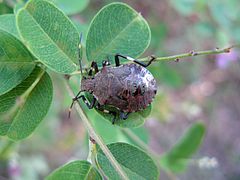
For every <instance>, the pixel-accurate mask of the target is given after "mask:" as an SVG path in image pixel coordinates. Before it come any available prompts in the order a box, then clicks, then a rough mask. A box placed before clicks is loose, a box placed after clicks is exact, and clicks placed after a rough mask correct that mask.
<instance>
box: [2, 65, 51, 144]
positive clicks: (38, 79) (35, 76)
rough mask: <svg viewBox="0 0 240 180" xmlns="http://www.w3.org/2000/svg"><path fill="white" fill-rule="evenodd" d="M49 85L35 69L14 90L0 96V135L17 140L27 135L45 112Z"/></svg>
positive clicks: (43, 73)
mask: <svg viewBox="0 0 240 180" xmlns="http://www.w3.org/2000/svg"><path fill="white" fill-rule="evenodd" d="M52 94H53V89H52V82H51V79H50V77H49V76H48V74H47V73H45V72H44V71H43V70H41V69H40V68H39V67H36V68H35V69H34V71H33V72H32V73H31V74H30V76H29V77H28V78H27V79H25V80H24V81H23V82H22V83H21V84H19V85H18V86H17V87H16V88H14V89H12V90H11V91H9V92H8V93H6V94H4V95H2V96H0V135H2V136H3V135H7V136H8V137H9V138H11V139H14V140H19V139H23V138H25V137H27V136H28V135H30V134H31V133H32V132H33V131H34V129H35V128H36V127H37V126H38V125H39V123H40V122H41V121H42V119H43V118H44V117H45V115H46V114H47V112H48V109H49V107H50V104H51V101H52Z"/></svg>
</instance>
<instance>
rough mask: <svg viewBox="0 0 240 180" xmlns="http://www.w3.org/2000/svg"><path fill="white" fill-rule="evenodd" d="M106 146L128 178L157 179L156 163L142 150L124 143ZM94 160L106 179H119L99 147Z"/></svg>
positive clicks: (140, 179)
mask: <svg viewBox="0 0 240 180" xmlns="http://www.w3.org/2000/svg"><path fill="white" fill-rule="evenodd" d="M107 146H108V148H109V150H110V151H111V152H112V154H113V156H114V157H115V158H116V160H117V161H118V163H119V164H120V165H121V166H122V168H123V170H124V171H125V173H126V175H127V176H128V177H129V179H133V180H135V179H139V180H142V179H147V180H148V179H151V180H154V179H159V172H158V169H157V167H156V165H155V164H154V162H153V160H152V159H151V158H150V157H149V156H148V155H147V154H146V153H145V152H144V151H142V150H140V149H139V148H137V147H134V146H132V145H129V144H126V143H113V144H109V145H107ZM96 160H97V163H98V165H99V168H101V170H102V171H103V172H104V174H105V175H106V176H107V177H108V179H120V177H119V176H118V173H117V172H116V171H115V169H114V168H113V167H112V165H111V164H110V162H109V161H108V159H107V158H106V156H105V155H104V154H103V152H102V150H100V149H98V152H97V156H96Z"/></svg>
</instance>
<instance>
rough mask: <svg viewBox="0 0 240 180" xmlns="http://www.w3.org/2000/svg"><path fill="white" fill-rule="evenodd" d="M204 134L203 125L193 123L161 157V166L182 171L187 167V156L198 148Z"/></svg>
mask: <svg viewBox="0 0 240 180" xmlns="http://www.w3.org/2000/svg"><path fill="white" fill-rule="evenodd" d="M204 134H205V126H204V125H203V124H202V123H200V122H198V123H195V124H193V125H192V126H191V127H190V128H189V129H188V130H187V132H186V133H185V134H184V136H183V137H182V138H180V140H179V142H178V143H177V144H176V145H174V146H173V147H172V149H171V150H170V151H169V152H167V153H166V154H165V155H163V156H162V158H161V164H162V166H163V167H164V168H165V169H167V170H170V171H173V172H176V173H178V172H182V171H184V170H185V169H186V168H187V165H188V160H189V158H190V157H191V156H192V155H193V154H194V153H195V152H196V151H197V150H198V148H199V146H200V144H201V143H202V140H203V137H204Z"/></svg>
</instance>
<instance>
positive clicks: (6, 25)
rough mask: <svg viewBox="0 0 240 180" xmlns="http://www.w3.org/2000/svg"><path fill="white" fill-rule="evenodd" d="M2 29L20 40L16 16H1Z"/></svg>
mask: <svg viewBox="0 0 240 180" xmlns="http://www.w3.org/2000/svg"><path fill="white" fill-rule="evenodd" d="M0 29H2V30H4V31H6V32H8V33H10V34H11V35H13V36H15V37H16V38H18V39H20V37H19V34H18V31H17V27H16V18H15V15H14V14H4V15H1V16H0Z"/></svg>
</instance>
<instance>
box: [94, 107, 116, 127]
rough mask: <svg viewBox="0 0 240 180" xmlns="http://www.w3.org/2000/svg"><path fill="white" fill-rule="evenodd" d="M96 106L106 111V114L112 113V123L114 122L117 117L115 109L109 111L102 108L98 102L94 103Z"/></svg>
mask: <svg viewBox="0 0 240 180" xmlns="http://www.w3.org/2000/svg"><path fill="white" fill-rule="evenodd" d="M96 108H97V109H98V110H99V111H102V112H104V113H108V114H112V115H113V119H112V124H114V123H115V121H116V119H117V113H116V112H115V111H109V110H107V109H104V108H103V107H102V106H101V105H100V104H99V103H98V104H97V105H96Z"/></svg>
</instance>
